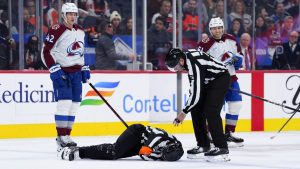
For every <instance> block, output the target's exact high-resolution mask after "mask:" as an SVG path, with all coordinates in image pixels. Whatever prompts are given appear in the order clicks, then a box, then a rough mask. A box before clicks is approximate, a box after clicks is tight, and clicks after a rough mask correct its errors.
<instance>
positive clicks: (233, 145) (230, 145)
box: [227, 142, 244, 148]
mask: <svg viewBox="0 0 300 169" xmlns="http://www.w3.org/2000/svg"><path fill="white" fill-rule="evenodd" d="M227 144H228V147H229V148H238V147H244V144H243V143H234V142H227Z"/></svg>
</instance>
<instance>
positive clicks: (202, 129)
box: [187, 96, 210, 159]
mask: <svg viewBox="0 0 300 169" xmlns="http://www.w3.org/2000/svg"><path fill="white" fill-rule="evenodd" d="M201 98H202V99H201V101H200V102H202V100H203V98H205V96H202V97H201ZM191 115H192V122H193V127H194V134H195V137H196V141H197V146H196V147H194V148H192V149H190V150H188V151H187V158H190V159H196V158H202V157H203V153H204V152H207V151H208V150H209V149H210V141H209V138H208V135H207V134H208V133H207V129H206V118H205V116H204V113H203V111H202V109H201V107H200V104H199V105H197V107H195V109H194V110H192V111H191Z"/></svg>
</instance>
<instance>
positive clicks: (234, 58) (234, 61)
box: [223, 52, 243, 70]
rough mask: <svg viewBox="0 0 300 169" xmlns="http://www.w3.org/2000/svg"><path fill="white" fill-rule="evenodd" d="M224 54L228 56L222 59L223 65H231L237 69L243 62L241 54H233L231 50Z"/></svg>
mask: <svg viewBox="0 0 300 169" xmlns="http://www.w3.org/2000/svg"><path fill="white" fill-rule="evenodd" d="M226 55H227V56H229V57H228V58H227V59H225V60H224V61H223V63H224V64H225V66H228V65H233V66H234V68H235V70H239V68H240V67H241V65H242V63H243V56H242V55H240V54H238V53H237V54H234V53H232V52H227V53H226Z"/></svg>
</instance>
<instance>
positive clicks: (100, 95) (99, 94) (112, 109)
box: [88, 82, 128, 128]
mask: <svg viewBox="0 0 300 169" xmlns="http://www.w3.org/2000/svg"><path fill="white" fill-rule="evenodd" d="M88 83H89V85H90V86H91V88H93V89H94V91H95V92H96V93H97V94H98V96H99V97H100V98H101V99H102V100H103V101H104V102H105V103H106V105H107V106H108V107H109V108H110V110H111V111H113V113H114V114H115V115H116V116H117V117H118V118H119V119H120V120H121V122H122V123H123V124H124V125H125V126H126V128H128V124H127V123H126V122H125V121H124V120H123V119H122V117H121V116H120V115H119V114H118V113H117V112H116V110H115V109H114V108H113V107H112V106H111V105H110V104H109V103H108V102H107V101H106V99H105V98H104V97H103V96H102V94H101V93H100V92H99V91H98V90H97V89H96V88H95V86H94V85H93V84H92V83H90V82H88Z"/></svg>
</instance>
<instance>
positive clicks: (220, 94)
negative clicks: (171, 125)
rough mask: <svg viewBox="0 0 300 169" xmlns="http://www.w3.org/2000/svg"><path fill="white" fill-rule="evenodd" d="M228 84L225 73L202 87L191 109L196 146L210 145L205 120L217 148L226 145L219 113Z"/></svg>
mask: <svg viewBox="0 0 300 169" xmlns="http://www.w3.org/2000/svg"><path fill="white" fill-rule="evenodd" d="M229 85H230V76H229V74H227V73H226V74H224V75H223V76H221V77H219V78H218V79H215V80H214V81H213V82H211V83H210V84H208V85H207V86H205V87H204V89H203V90H202V91H203V93H202V94H201V97H200V101H199V103H198V104H197V106H196V107H195V108H194V109H193V110H192V111H191V115H192V121H193V127H194V133H195V136H196V140H197V144H198V146H201V147H209V146H210V142H209V139H208V136H207V128H206V121H207V123H208V127H209V130H210V132H211V136H212V139H213V142H214V144H215V146H216V147H219V148H227V147H228V146H227V143H226V139H225V135H224V133H223V125H222V118H221V115H220V114H221V109H222V106H223V102H224V96H225V93H226V92H227V90H228V88H229Z"/></svg>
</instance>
